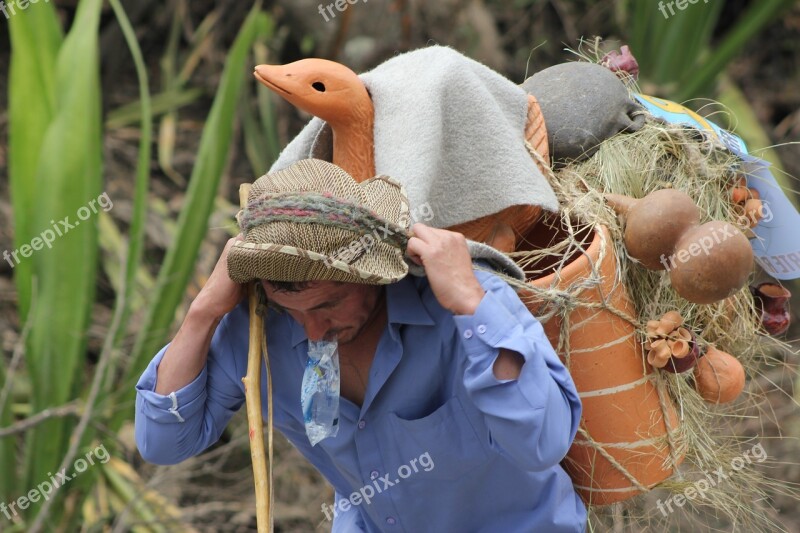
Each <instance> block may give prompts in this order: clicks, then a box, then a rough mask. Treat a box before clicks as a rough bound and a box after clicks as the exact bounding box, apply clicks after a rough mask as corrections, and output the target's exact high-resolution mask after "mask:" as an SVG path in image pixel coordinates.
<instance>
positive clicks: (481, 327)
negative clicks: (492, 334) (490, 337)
mask: <svg viewBox="0 0 800 533" xmlns="http://www.w3.org/2000/svg"><path fill="white" fill-rule="evenodd" d="M478 333H480V334H481V335H483V334H484V333H486V326H484V325H483V324H481V325H480V326H478Z"/></svg>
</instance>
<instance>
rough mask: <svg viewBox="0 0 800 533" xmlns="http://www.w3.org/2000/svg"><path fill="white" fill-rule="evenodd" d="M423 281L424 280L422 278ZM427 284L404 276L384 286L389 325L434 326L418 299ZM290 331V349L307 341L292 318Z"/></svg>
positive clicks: (304, 333) (290, 319) (301, 328)
mask: <svg viewBox="0 0 800 533" xmlns="http://www.w3.org/2000/svg"><path fill="white" fill-rule="evenodd" d="M423 279H424V278H423ZM426 287H427V283H425V284H422V283H419V282H417V281H415V279H414V277H413V276H406V277H405V278H403V279H402V280H400V281H398V282H397V283H391V284H389V285H386V306H387V315H388V321H389V324H408V325H413V326H433V325H435V324H436V322H434V320H433V318H431V315H430V314H429V313H428V310H427V309H426V308H425V305H424V304H423V303H422V298H420V291H423V290H425V288H426ZM287 317H288V319H289V324H290V327H291V330H292V347H297V345H298V344H300V343H301V342H303V341H305V340H308V337H307V336H306V331H305V330H304V329H303V327H302V326H301V325H300V324H298V323H297V322H296V321H295V320H294V319H293V318H292V317H289V316H288V315H287Z"/></svg>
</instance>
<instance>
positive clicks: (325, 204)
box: [238, 192, 409, 250]
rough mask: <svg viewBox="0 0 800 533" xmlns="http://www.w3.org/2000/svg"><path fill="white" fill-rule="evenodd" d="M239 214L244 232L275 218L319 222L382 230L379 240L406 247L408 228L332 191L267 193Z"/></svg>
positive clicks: (362, 230) (353, 229)
mask: <svg viewBox="0 0 800 533" xmlns="http://www.w3.org/2000/svg"><path fill="white" fill-rule="evenodd" d="M238 218H239V226H240V228H241V229H242V231H243V232H245V233H247V232H248V231H249V230H250V229H252V228H254V227H257V226H261V225H264V224H270V223H273V222H292V223H296V224H318V225H320V226H327V227H335V228H339V229H343V230H347V231H351V232H353V233H356V234H358V235H360V236H363V235H369V234H371V233H376V234H378V233H382V234H383V236H382V237H380V240H381V241H383V242H386V243H387V244H389V245H391V246H394V247H396V248H399V249H401V250H405V248H406V246H407V245H408V238H409V236H408V232H407V230H406V229H405V228H403V227H401V226H399V225H397V224H394V223H392V222H390V221H388V220H386V219H384V218H382V217H380V216H379V215H378V214H376V213H375V212H374V211H372V210H370V209H368V208H366V207H363V206H361V205H358V204H356V203H353V202H350V201H348V200H344V199H342V198H336V197H335V196H333V195H332V194H330V193H317V192H302V193H297V192H288V193H274V194H268V195H265V196H263V197H261V198H258V199H256V200H253V201H252V202H250V203H248V204H247V207H246V208H245V209H244V210H242V212H241V213H240V216H239V217H238Z"/></svg>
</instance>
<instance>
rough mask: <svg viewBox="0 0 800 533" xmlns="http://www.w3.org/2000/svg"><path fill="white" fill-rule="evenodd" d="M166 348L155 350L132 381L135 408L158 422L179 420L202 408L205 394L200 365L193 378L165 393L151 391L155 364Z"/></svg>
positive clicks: (203, 375) (206, 374) (206, 373)
mask: <svg viewBox="0 0 800 533" xmlns="http://www.w3.org/2000/svg"><path fill="white" fill-rule="evenodd" d="M167 348H169V345H167V346H165V347H164V348H162V349H161V351H159V352H158V354H157V355H156V357H155V358H154V359H153V360H152V361H151V362H150V364H149V365H148V366H147V369H146V370H145V371H144V373H143V374H142V377H141V378H140V379H139V382H138V383H137V384H136V392H137V396H138V398H139V399H141V408H140V409H137V411H138V412H141V414H142V415H143V416H145V417H147V418H148V419H150V420H153V421H154V422H158V423H160V424H170V423H175V424H181V423H184V422H185V421H186V419H187V418H191V417H193V416H195V415H197V414H198V413H199V412H200V411H202V410H203V407H204V406H205V401H206V396H207V394H206V382H207V381H208V370H207V369H206V367H203V370H201V371H200V374H198V376H197V377H196V378H195V379H194V381H192V382H191V383H189V384H188V385H186V386H185V387H183V388H182V389H179V390H177V391H174V392H171V393H170V394H168V395H163V394H158V393H157V392H155V389H156V381H157V376H158V365H159V364H161V359H163V357H164V353H165V352H166V351H167Z"/></svg>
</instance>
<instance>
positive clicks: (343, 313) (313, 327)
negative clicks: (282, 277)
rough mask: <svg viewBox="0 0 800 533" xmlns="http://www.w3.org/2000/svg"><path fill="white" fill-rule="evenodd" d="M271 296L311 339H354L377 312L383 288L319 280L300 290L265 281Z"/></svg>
mask: <svg viewBox="0 0 800 533" xmlns="http://www.w3.org/2000/svg"><path fill="white" fill-rule="evenodd" d="M261 283H262V285H263V286H264V290H265V291H266V293H267V298H269V300H270V301H272V302H273V303H275V304H277V305H279V306H280V307H282V308H283V309H285V310H286V312H288V313H289V315H291V317H292V318H294V319H295V320H296V321H297V322H298V323H299V324H300V325H301V326H303V328H304V329H305V330H306V335H307V336H308V338H309V340H312V341H319V340H333V339H338V341H339V343H340V344H346V343H348V342H351V341H353V340H354V339H355V338H356V337H358V335H359V334H360V333H361V331H362V330H363V329H364V327H365V326H366V325H367V324H368V323H369V321H370V319H372V318H373V316H374V315H375V314H376V312H377V304H378V300H379V298H380V294H381V288H380V287H377V286H374V285H363V284H358V283H337V282H335V281H315V282H311V283H309V284H308V286H307V287H306V288H305V289H303V290H301V291H297V292H287V291H281V290H275V287H273V286H272V285H270V283H269V282H266V281H262V282H261Z"/></svg>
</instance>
